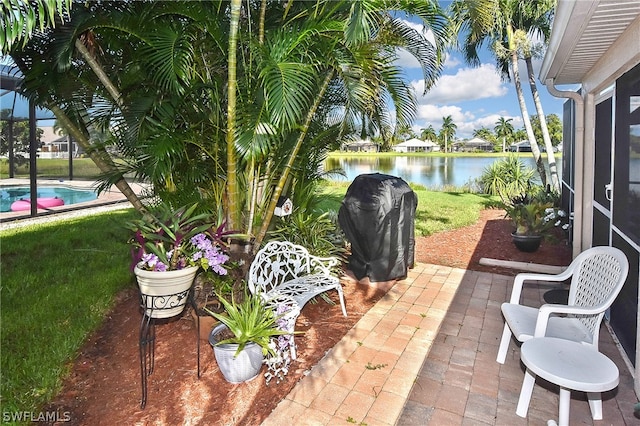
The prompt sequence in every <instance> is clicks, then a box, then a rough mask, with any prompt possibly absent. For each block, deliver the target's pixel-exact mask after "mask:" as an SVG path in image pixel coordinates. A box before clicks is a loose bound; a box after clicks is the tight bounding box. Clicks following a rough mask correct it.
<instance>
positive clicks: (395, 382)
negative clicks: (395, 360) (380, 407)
mask: <svg viewBox="0 0 640 426" xmlns="http://www.w3.org/2000/svg"><path fill="white" fill-rule="evenodd" d="M415 378H416V376H415V375H414V374H411V373H410V372H408V371H406V370H403V369H401V368H400V369H398V368H394V369H393V370H392V371H391V373H390V374H389V378H388V379H387V381H386V382H384V385H383V386H382V390H383V391H386V392H390V393H393V394H395V395H398V396H401V397H403V398H405V399H406V398H407V396H408V395H409V392H411V388H412V387H413V384H414V381H415Z"/></svg>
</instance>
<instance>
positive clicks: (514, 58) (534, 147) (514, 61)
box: [507, 27, 547, 186]
mask: <svg viewBox="0 0 640 426" xmlns="http://www.w3.org/2000/svg"><path fill="white" fill-rule="evenodd" d="M507 34H508V40H509V58H510V60H511V71H512V72H513V82H514V84H515V86H516V94H517V96H518V103H519V104H520V112H521V113H522V121H523V122H524V128H525V130H526V131H527V138H528V139H529V144H530V145H531V152H532V154H533V159H534V160H535V162H536V168H537V169H538V174H539V175H540V180H541V182H542V185H543V186H547V172H546V170H545V167H544V163H543V162H542V156H541V155H540V148H539V147H538V143H537V142H536V136H535V135H534V134H533V127H531V120H530V119H529V112H528V111H527V104H526V102H525V100H524V94H523V93H522V82H521V81H520V71H519V70H518V52H517V50H516V49H515V46H514V42H513V30H512V29H511V27H508V28H507Z"/></svg>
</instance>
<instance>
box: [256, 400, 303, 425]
mask: <svg viewBox="0 0 640 426" xmlns="http://www.w3.org/2000/svg"><path fill="white" fill-rule="evenodd" d="M307 410H308V408H307V407H305V406H304V405H301V404H298V403H296V402H293V401H291V400H289V399H283V400H282V401H280V403H279V404H278V406H277V407H276V408H275V409H274V410H273V411H272V412H271V415H269V417H267V418H266V419H265V421H264V422H262V426H281V425H286V424H297V422H296V420H297V419H301V418H305V417H306V411H307Z"/></svg>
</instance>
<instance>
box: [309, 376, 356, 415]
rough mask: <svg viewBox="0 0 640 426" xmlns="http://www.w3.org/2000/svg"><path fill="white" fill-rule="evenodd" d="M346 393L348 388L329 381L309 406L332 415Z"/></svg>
mask: <svg viewBox="0 0 640 426" xmlns="http://www.w3.org/2000/svg"><path fill="white" fill-rule="evenodd" d="M348 394H349V389H347V388H345V387H343V386H338V385H336V384H334V383H329V384H327V386H325V387H324V388H323V389H322V390H321V391H320V393H319V394H318V396H317V397H316V398H314V400H313V401H312V402H311V405H310V407H311V408H313V409H315V410H319V411H322V412H323V413H328V414H330V415H331V416H333V415H334V413H335V412H336V410H337V409H338V407H339V406H340V405H341V404H342V402H343V401H344V400H345V398H346V397H347V395H348Z"/></svg>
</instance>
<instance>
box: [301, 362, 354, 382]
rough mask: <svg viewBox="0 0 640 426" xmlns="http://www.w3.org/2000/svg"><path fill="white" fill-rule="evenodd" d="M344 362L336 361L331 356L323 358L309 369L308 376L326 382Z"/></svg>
mask: <svg viewBox="0 0 640 426" xmlns="http://www.w3.org/2000/svg"><path fill="white" fill-rule="evenodd" d="M345 362H346V361H343V360H340V359H336V358H334V357H331V356H325V357H324V358H322V359H321V360H320V362H318V363H317V364H316V365H315V366H314V367H313V368H312V369H311V373H310V374H309V375H310V376H314V377H321V378H322V379H324V380H326V381H327V382H328V381H330V380H331V378H332V377H333V375H334V374H336V371H338V369H339V368H340V367H341V366H342V365H343V364H344V363H345Z"/></svg>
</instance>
